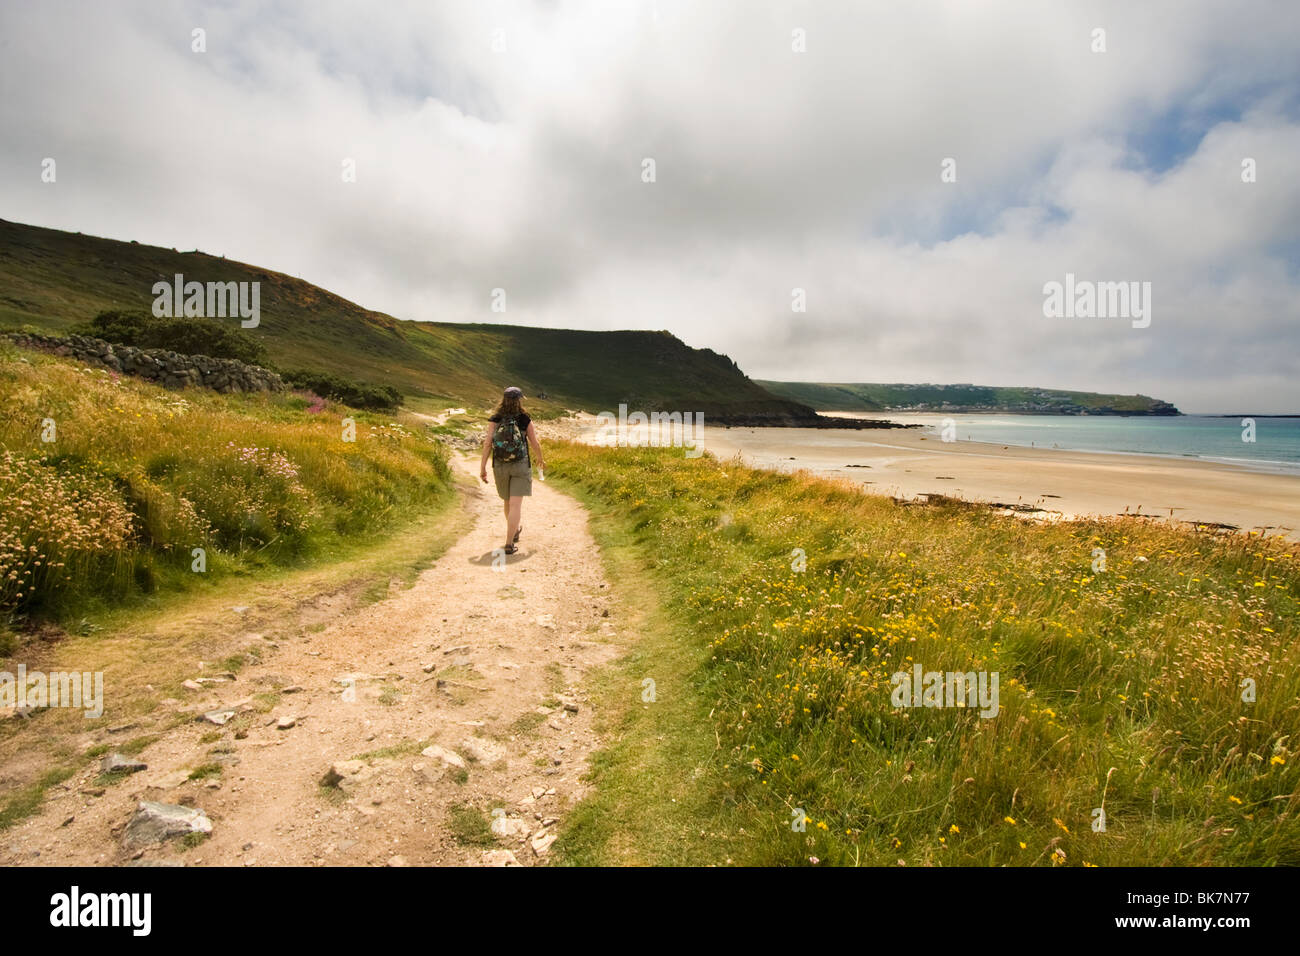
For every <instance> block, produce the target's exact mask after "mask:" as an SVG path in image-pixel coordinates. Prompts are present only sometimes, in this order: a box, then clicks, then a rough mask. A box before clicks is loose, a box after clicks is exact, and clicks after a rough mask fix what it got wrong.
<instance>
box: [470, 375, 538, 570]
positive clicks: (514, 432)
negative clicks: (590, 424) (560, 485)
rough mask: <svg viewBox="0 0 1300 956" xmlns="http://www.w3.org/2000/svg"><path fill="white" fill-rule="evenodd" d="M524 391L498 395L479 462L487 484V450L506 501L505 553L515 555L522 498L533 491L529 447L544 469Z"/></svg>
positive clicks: (511, 388) (480, 470)
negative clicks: (499, 402)
mask: <svg viewBox="0 0 1300 956" xmlns="http://www.w3.org/2000/svg"><path fill="white" fill-rule="evenodd" d="M523 397H524V393H523V392H522V391H521V390H520V389H518V388H515V387H514V386H513V385H512V386H511V387H510V388H507V389H506V390H505V394H504V395H502V396H501V404H500V405H498V406H497V410H496V411H495V412H493V413H492V417H491V418H489V419H488V430H487V434H486V435H484V436H483V458H482V460H481V461H480V462H479V472H478V476H479V478H481V479H483V482H484V483H485V484H486V483H487V460H488V453H489V452H490V453H491V454H492V475H493V477H495V478H496V483H497V494H499V495H500V496H501V500H502V501H503V502H504V503H505V512H506V546H505V552H506V554H514V553H515V552H516V551H518V550H519V549H518V548H517V547H515V544H516V542H518V540H519V535H520V534H522V533H523V530H524V529H523V527H522V526H521V525H520V523H519V519H520V512H521V511H522V510H523V504H524V497H525V496H527V495H531V494H532V493H533V475H532V471H531V467H530V466H531V462H530V460H529V455H528V446H529V445H532V446H533V448H534V449H536V451H537V467H538V468H539V469H542V470H545V468H546V460H545V459H544V458H543V457H542V446H541V443H540V442H538V440H537V431H536V430H535V429H534V428H533V420H532V418H531V417H530V416H529V414H528V413H527V412H526V411H524V406H523V403H522V402H523Z"/></svg>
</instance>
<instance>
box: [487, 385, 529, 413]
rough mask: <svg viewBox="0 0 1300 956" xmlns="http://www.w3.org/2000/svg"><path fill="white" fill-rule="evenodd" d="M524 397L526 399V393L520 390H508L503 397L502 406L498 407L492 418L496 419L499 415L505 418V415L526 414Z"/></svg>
mask: <svg viewBox="0 0 1300 956" xmlns="http://www.w3.org/2000/svg"><path fill="white" fill-rule="evenodd" d="M523 397H524V393H523V392H521V391H520V390H519V389H517V388H507V389H506V392H505V394H504V395H502V396H501V402H500V404H498V405H497V409H496V411H494V412H493V413H492V417H493V418H496V417H497V416H498V415H501V416H505V415H523V414H525V413H524V403H523V401H522V399H523Z"/></svg>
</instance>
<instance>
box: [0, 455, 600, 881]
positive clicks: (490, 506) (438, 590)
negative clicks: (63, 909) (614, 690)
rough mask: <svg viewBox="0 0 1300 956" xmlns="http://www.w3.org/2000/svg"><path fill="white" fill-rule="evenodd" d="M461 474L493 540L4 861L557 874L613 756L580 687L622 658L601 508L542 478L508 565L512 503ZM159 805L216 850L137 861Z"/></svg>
mask: <svg viewBox="0 0 1300 956" xmlns="http://www.w3.org/2000/svg"><path fill="white" fill-rule="evenodd" d="M458 467H460V468H462V469H464V470H466V471H469V472H471V473H472V474H474V475H475V492H474V495H475V497H474V501H473V504H472V507H473V508H474V510H475V523H474V527H473V529H472V530H471V531H470V532H469V533H468V534H466V535H465V536H464V537H462V538H461V539H460V540H459V541H457V542H456V543H455V544H454V545H453V546H452V547H451V548H450V549H449V550H448V551H447V553H446V554H445V555H443V557H442V558H441V559H440V560H439V561H438V562H437V563H436V564H435V565H434V566H433V567H431V568H430V569H428V570H427V571H425V572H423V573H422V574H421V575H420V577H419V578H418V579H417V581H416V582H415V584H414V585H413V586H412V587H410V588H409V589H406V590H402V591H397V592H395V593H393V594H392V595H391V596H390V597H389V598H387V599H386V600H383V601H381V602H379V603H377V604H372V605H370V606H368V607H365V608H363V609H361V610H359V611H352V612H347V613H345V614H343V615H341V616H338V617H336V618H334V619H333V620H330V621H328V623H326V625H325V627H324V629H323V630H317V631H315V632H313V633H307V632H304V633H301V634H299V635H298V636H297V637H294V638H290V639H288V640H280V641H278V642H277V643H276V644H274V645H272V644H270V642H268V648H267V650H266V651H265V653H263V654H262V655H261V660H260V662H258V663H256V664H250V665H249V666H248V667H246V668H244V669H243V670H242V671H241V672H240V673H239V675H238V677H237V679H235V680H233V681H230V682H225V683H212V684H205V685H203V686H202V688H201V689H198V690H190V691H187V693H188V695H189V697H188V698H187V699H186V700H184V701H180V702H178V703H176V704H175V705H173V706H174V708H175V709H176V710H177V711H180V712H182V713H183V714H185V715H189V714H193V715H194V716H195V718H196V719H193V720H185V721H184V722H182V723H180V724H179V725H178V726H175V727H174V728H173V729H171V730H170V731H168V732H166V733H165V735H164V736H163V737H162V738H161V739H159V740H158V741H156V742H155V743H153V744H151V745H150V746H149V747H147V748H146V749H145V750H143V751H142V752H141V753H140V754H139V756H138V759H139V760H140V761H142V762H143V763H145V764H147V765H148V767H147V769H146V770H143V771H140V772H137V773H134V774H130V775H127V776H124V777H121V778H119V779H117V780H115V781H106V780H105V779H104V778H102V777H101V776H100V766H99V760H94V761H89V762H88V765H87V766H86V767H85V768H84V769H83V771H82V772H81V773H79V774H78V775H77V776H74V777H73V778H71V779H69V780H68V781H66V782H65V783H64V784H62V785H58V786H55V787H53V788H51V789H50V790H49V791H48V792H47V795H46V800H45V803H44V804H43V806H42V808H41V809H40V811H39V812H38V813H37V814H36V815H35V816H33V817H31V818H29V819H27V820H25V821H23V822H21V823H19V824H18V825H16V826H14V827H13V828H12V829H11V830H10V831H9V832H7V833H5V834H3V836H0V862H3V863H4V864H6V865H13V864H101V865H104V864H109V865H111V864H123V863H128V862H140V863H144V862H160V863H162V862H174V863H184V864H186V865H195V864H198V865H205V866H206V865H240V864H244V865H313V864H314V865H329V864H340V865H383V864H392V865H402V864H409V865H413V866H415V865H426V864H441V865H448V864H451V865H455V864H483V863H486V864H496V865H502V864H503V863H505V864H508V863H509V861H510V859H511V857H510V856H509V854H507V853H506V852H504V851H510V852H511V853H512V854H513V859H514V860H517V861H518V863H520V864H523V865H534V864H538V863H544V862H545V861H546V860H547V858H548V854H549V846H550V842H551V841H552V840H553V836H554V833H555V829H556V827H555V824H556V823H557V822H558V821H559V820H560V819H561V818H563V816H564V814H565V812H566V810H567V809H568V808H570V807H571V806H572V804H573V803H574V802H575V801H577V800H578V799H580V798H581V796H582V795H583V792H584V785H583V784H582V782H581V777H582V775H583V773H584V772H585V769H586V760H587V757H588V755H589V754H590V752H591V751H592V749H593V748H594V747H595V746H596V738H595V735H594V733H593V730H592V715H591V713H590V709H589V707H588V706H587V704H586V701H585V700H584V699H583V698H582V696H581V692H580V690H579V685H580V682H581V679H582V676H583V674H584V672H585V671H586V670H587V669H588V668H591V667H593V666H595V665H597V664H600V663H604V662H606V661H608V660H610V659H612V658H613V657H614V656H615V655H616V653H617V652H618V647H617V645H616V644H615V642H614V635H613V634H612V630H613V626H612V623H611V621H610V620H609V618H608V617H607V616H605V614H607V604H608V599H607V598H608V590H607V588H608V582H606V581H605V579H604V575H603V571H602V568H601V562H600V560H599V558H598V554H597V549H596V545H595V543H594V541H593V540H592V538H591V535H590V533H589V532H588V530H587V517H586V513H585V512H584V511H583V509H582V508H581V507H580V506H579V505H578V504H577V503H576V502H574V501H573V500H572V499H571V498H569V497H567V496H564V495H561V494H559V493H558V492H555V491H553V490H552V489H550V488H549V487H547V486H546V485H545V484H542V483H540V482H537V481H534V484H533V491H534V493H533V497H532V498H531V499H529V500H528V501H526V502H525V506H524V515H523V536H522V538H521V540H520V550H519V552H518V553H517V554H515V555H511V556H509V557H508V558H506V557H505V555H504V554H503V553H501V554H498V555H496V556H495V559H494V555H493V553H492V552H493V549H494V548H499V547H500V543H501V538H502V536H503V533H504V529H503V524H504V522H503V518H502V514H501V502H500V500H499V499H498V498H497V496H496V494H495V490H494V489H493V488H492V487H491V486H490V485H483V484H481V483H479V482H478V481H477V460H476V459H475V460H473V461H470V460H469V459H461V460H460V461H459V463H458ZM212 711H226V712H229V711H234V712H235V713H234V716H233V717H231V718H230V719H228V720H227V722H226V723H225V724H224V725H221V726H218V725H215V724H213V723H211V722H208V721H207V720H204V719H202V717H201V715H202V714H204V713H207V712H212ZM290 722H292V726H290V727H286V728H284V729H281V728H280V727H279V724H281V723H290ZM124 736H125V735H124ZM435 748H442V749H443V752H442V753H441V754H439V751H438V750H437V749H435ZM357 758H360V759H357ZM458 764H463V769H462V767H460V766H458ZM331 768H333V769H334V771H336V772H335V773H334V774H330V771H331ZM196 770H197V771H199V773H198V774H197V775H196V779H189V778H190V776H191V775H192V774H194V772H195V771H196ZM323 778H324V779H326V780H330V781H334V782H333V783H332V784H331V783H326V784H322V779H323ZM335 778H341V779H337V780H336V779H335ZM141 800H149V801H157V802H163V803H168V804H183V805H185V806H187V807H193V808H197V809H199V810H202V811H203V812H204V813H205V814H206V815H207V817H208V818H209V819H210V820H211V823H212V833H211V836H210V837H208V838H207V839H206V840H203V841H202V842H199V843H197V845H194V846H192V847H190V848H186V847H185V846H184V845H183V841H176V840H173V841H170V842H167V843H164V844H160V845H154V846H150V847H148V848H146V849H144V850H143V851H141V850H139V849H137V848H135V847H128V846H125V845H124V840H123V836H124V829H125V825H126V824H127V822H128V821H129V820H130V818H131V817H132V815H133V814H134V812H135V811H136V808H137V804H138V802H139V801H141ZM490 822H491V823H494V824H495V827H494V829H496V830H498V831H500V832H499V833H498V834H497V835H496V836H495V837H492V836H490V835H486V834H485V833H484V830H485V824H487V823H490Z"/></svg>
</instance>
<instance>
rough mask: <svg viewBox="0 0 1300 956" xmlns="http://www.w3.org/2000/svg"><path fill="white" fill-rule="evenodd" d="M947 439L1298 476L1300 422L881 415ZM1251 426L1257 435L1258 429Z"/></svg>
mask: <svg viewBox="0 0 1300 956" xmlns="http://www.w3.org/2000/svg"><path fill="white" fill-rule="evenodd" d="M878 415H879V417H881V418H889V419H890V420H892V421H898V422H908V423H916V424H921V425H923V426H924V428H925V431H926V432H927V433H929V434H934V435H938V436H939V437H942V433H941V429H942V428H943V423H944V420H945V419H949V418H950V419H952V421H953V423H954V425H955V437H956V438H957V440H959V441H979V442H989V443H996V444H1001V445H1024V446H1027V447H1028V446H1034V447H1038V448H1061V449H1066V450H1069V451H1092V452H1109V453H1112V454H1127V455H1165V456H1169V457H1174V458H1199V459H1202V460H1205V461H1213V462H1220V463H1223V464H1229V465H1239V466H1242V467H1245V468H1250V469H1252V470H1256V471H1268V472H1273V473H1276V474H1288V475H1300V417H1292V418H1281V417H1279V418H1269V417H1265V416H1257V417H1249V416H1232V417H1223V416H1218V415H1178V416H1169V417H1164V416H1152V417H1145V416H1135V417H1131V418H1125V417H1121V416H1115V415H1000V414H980V415H961V414H954V415H943V414H929V413H927V414H921V413H901V412H900V413H878ZM1252 423H1253V430H1252V427H1251V425H1252Z"/></svg>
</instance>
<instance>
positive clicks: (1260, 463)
mask: <svg viewBox="0 0 1300 956" xmlns="http://www.w3.org/2000/svg"><path fill="white" fill-rule="evenodd" d="M821 414H822V415H827V416H830V417H835V418H838V417H841V416H845V417H851V416H852V415H853V413H852V412H822V413H821ZM965 414H976V413H965ZM981 414H985V413H981ZM986 414H988V415H1011V414H1020V413H1018V412H988V413H986ZM908 415H910V416H912V417H914V418H918V419H919V418H921V417H922V416H933V417H934V419H935V420H936V422H937V421H938V420H941V419H942V418H944V417H950V416H947V415H942V414H940V413H938V412H898V413H896V414H895V417H896V418H897V417H902V416H908ZM1111 417H1120V416H1111ZM1184 417H1204V418H1235V417H1236V416H1233V415H1205V416H1184ZM1256 417H1258V418H1300V416H1296V415H1271V416H1267V415H1259V416H1256ZM932 424H935V422H929V421H916V422H908V423H906V427H908V428H924V427H927V426H929V425H932ZM731 427H735V426H731ZM961 441H962V442H963V443H964V444H971V445H987V446H990V447H1005V446H1009V447H1011V448H1024V449H1027V450H1033V451H1064V452H1077V453H1078V454H1081V455H1122V456H1124V457H1137V458H1158V459H1161V460H1164V461H1186V462H1201V463H1204V464H1212V465H1222V466H1225V467H1229V468H1243V469H1246V470H1248V471H1252V472H1255V473H1257V474H1266V475H1284V476H1300V462H1294V461H1282V460H1280V459H1271V458H1215V457H1210V456H1204V455H1175V454H1173V453H1170V452H1157V451H1121V450H1116V449H1109V448H1061V447H1053V446H1050V445H1026V444H1024V443H1023V442H1012V441H992V440H989V439H987V438H964V439H962V440H961Z"/></svg>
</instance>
